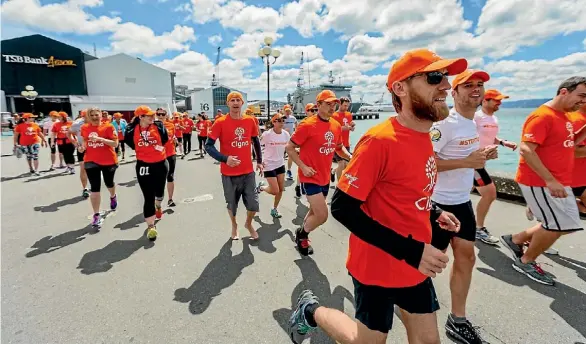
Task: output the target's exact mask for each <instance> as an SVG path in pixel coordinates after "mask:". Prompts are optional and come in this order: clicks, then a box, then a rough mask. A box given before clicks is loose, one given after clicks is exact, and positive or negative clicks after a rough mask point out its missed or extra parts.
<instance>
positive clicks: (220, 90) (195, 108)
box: [190, 85, 248, 118]
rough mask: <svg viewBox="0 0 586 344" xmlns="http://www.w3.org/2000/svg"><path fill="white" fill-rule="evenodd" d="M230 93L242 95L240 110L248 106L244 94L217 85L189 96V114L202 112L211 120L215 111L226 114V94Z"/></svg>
mask: <svg viewBox="0 0 586 344" xmlns="http://www.w3.org/2000/svg"><path fill="white" fill-rule="evenodd" d="M232 91H237V92H240V93H241V94H242V98H244V106H243V107H242V108H243V109H245V108H246V107H247V106H248V101H247V98H246V93H244V92H242V91H239V90H236V89H233V88H230V87H228V86H225V85H218V86H212V87H208V88H204V89H202V90H198V91H195V92H193V93H192V94H191V111H190V112H191V113H200V112H202V111H203V112H205V113H206V114H207V115H208V116H209V117H212V118H213V116H214V115H215V114H216V111H217V110H218V109H220V110H222V112H224V113H226V112H228V106H227V105H226V97H227V96H228V93H230V92H232Z"/></svg>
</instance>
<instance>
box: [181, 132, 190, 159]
mask: <svg viewBox="0 0 586 344" xmlns="http://www.w3.org/2000/svg"><path fill="white" fill-rule="evenodd" d="M189 152H191V134H187V133H183V153H184V154H187V153H189Z"/></svg>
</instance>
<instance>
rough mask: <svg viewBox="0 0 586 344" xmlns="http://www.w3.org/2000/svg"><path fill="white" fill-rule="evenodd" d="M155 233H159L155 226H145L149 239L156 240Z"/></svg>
mask: <svg viewBox="0 0 586 344" xmlns="http://www.w3.org/2000/svg"><path fill="white" fill-rule="evenodd" d="M157 235H159V233H158V232H157V228H156V227H155V226H149V228H147V238H148V239H149V240H150V241H155V240H157Z"/></svg>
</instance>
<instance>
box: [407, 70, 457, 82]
mask: <svg viewBox="0 0 586 344" xmlns="http://www.w3.org/2000/svg"><path fill="white" fill-rule="evenodd" d="M420 75H425V76H426V77H427V83H428V84H430V85H439V84H440V83H441V82H442V81H443V80H444V78H447V77H448V73H447V72H446V73H442V72H427V73H417V74H413V75H411V76H410V77H408V78H407V79H413V78H416V77H418V76H420Z"/></svg>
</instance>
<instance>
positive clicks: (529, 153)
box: [519, 142, 556, 183]
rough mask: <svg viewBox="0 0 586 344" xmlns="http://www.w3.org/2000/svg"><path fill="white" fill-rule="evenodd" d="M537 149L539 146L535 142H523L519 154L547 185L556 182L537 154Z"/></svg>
mask: <svg viewBox="0 0 586 344" xmlns="http://www.w3.org/2000/svg"><path fill="white" fill-rule="evenodd" d="M537 147H539V145H538V144H536V143H533V142H521V149H520V150H519V153H520V154H521V156H522V157H523V158H524V159H525V162H526V163H527V165H529V167H531V169H532V170H533V171H534V172H535V173H537V175H538V176H539V177H541V179H543V180H544V181H545V182H546V183H551V182H555V181H556V180H555V178H554V177H553V175H552V174H551V172H549V170H548V169H547V168H546V167H545V165H544V164H543V162H542V161H541V159H540V158H539V156H538V155H537V153H536V152H535V149H537Z"/></svg>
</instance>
